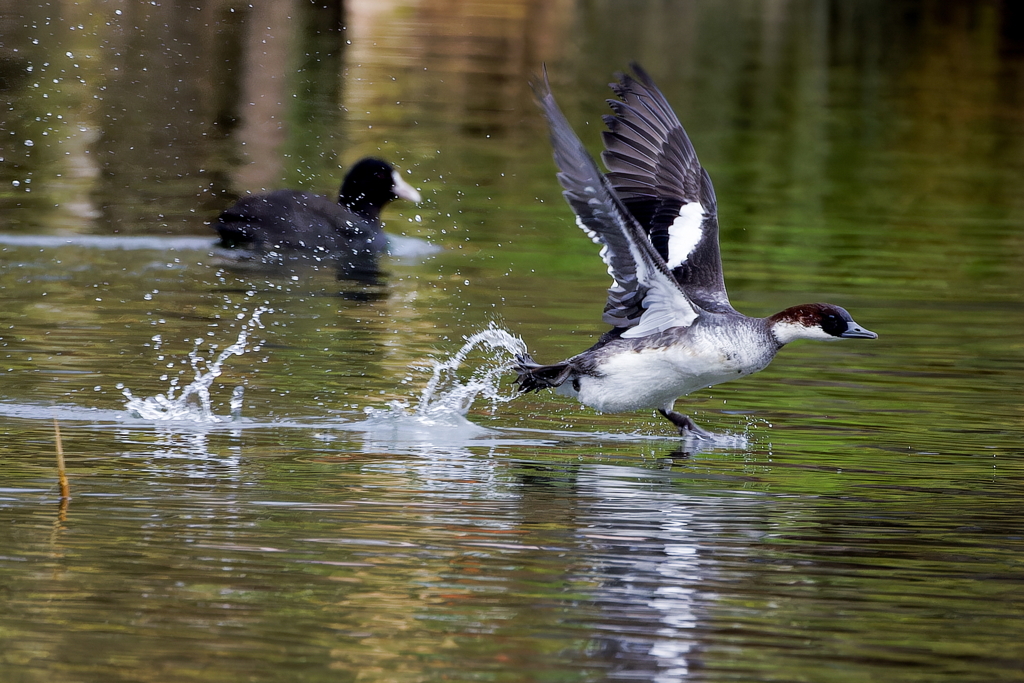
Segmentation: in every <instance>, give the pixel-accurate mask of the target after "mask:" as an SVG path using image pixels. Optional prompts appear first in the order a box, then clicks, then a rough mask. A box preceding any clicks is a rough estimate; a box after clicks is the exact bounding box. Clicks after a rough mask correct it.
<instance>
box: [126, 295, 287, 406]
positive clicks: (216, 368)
mask: <svg viewBox="0 0 1024 683" xmlns="http://www.w3.org/2000/svg"><path fill="white" fill-rule="evenodd" d="M273 312H274V311H273V309H271V308H268V307H266V306H260V307H259V308H257V309H256V310H255V311H253V314H252V316H251V317H250V318H249V320H248V321H246V323H245V324H244V325H243V326H242V329H241V331H240V332H239V333H238V339H236V340H235V343H234V344H231V345H230V346H228V347H227V348H225V349H224V350H223V351H221V352H220V354H218V355H217V358H216V359H215V360H214V361H213V362H212V363H210V362H209V361H207V360H206V359H205V358H203V357H202V356H200V355H199V346H200V345H201V344H202V343H203V341H202V340H201V339H199V340H197V341H196V345H195V348H193V349H192V350H191V351H190V352H189V354H188V360H189V364H190V365H191V366H192V371H193V373H194V374H195V379H193V380H192V382H191V383H190V384H189V385H188V386H186V387H185V388H183V389H182V390H181V393H180V394H178V395H177V396H175V393H176V391H177V386H178V379H177V378H175V379H172V380H171V382H170V388H169V389H168V390H167V393H166V394H157V395H156V396H150V397H148V398H144V399H140V398H136V397H135V396H133V395H132V392H131V389H129V388H128V387H125V386H123V385H120V384H119V385H118V388H119V389H121V393H122V394H124V397H125V398H126V399H128V400H127V401H126V402H125V410H127V411H128V413H129V414H130V415H132V416H133V417H138V418H142V419H144V420H180V421H185V422H204V423H208V422H224V421H227V420H237V419H239V418H240V417H241V415H242V399H243V394H244V391H245V389H244V388H243V387H241V386H237V387H235V388H234V391H232V392H231V401H230V402H229V404H228V405H229V408H230V415H229V416H223V417H222V416H219V415H215V414H214V413H213V407H212V403H211V400H210V387H211V386H212V385H213V382H214V380H216V379H217V378H218V377H220V375H221V373H222V372H223V366H224V362H225V361H226V360H227V359H228V358H230V357H231V356H241V355H242V354H244V353H245V351H246V344H247V343H248V340H249V334H250V332H252V330H253V329H255V328H257V327H259V328H261V329H262V328H263V323H262V322H260V316H261V315H263V314H264V313H273ZM258 349H259V345H257V347H256V348H255V349H254V350H258ZM202 366H205V368H206V370H205V372H204V371H203V367H202Z"/></svg>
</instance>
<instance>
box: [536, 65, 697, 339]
mask: <svg viewBox="0 0 1024 683" xmlns="http://www.w3.org/2000/svg"><path fill="white" fill-rule="evenodd" d="M533 87H534V92H535V93H536V95H537V99H538V101H539V102H540V105H541V108H542V109H543V110H544V115H545V116H546V117H547V120H548V125H549V126H550V129H551V145H552V147H553V148H554V157H555V164H556V165H557V166H558V169H559V173H558V182H559V183H560V184H561V185H562V187H563V188H564V189H565V191H564V192H563V193H562V195H563V196H564V197H565V199H566V201H567V202H568V203H569V206H571V207H572V209H573V211H574V212H575V213H576V223H577V224H578V225H579V226H580V227H581V228H583V230H584V231H585V232H586V233H587V234H588V235H589V236H590V238H591V239H592V240H594V241H595V242H597V243H598V244H600V245H601V246H602V248H601V258H602V259H603V260H604V262H605V263H606V264H607V265H608V273H609V274H610V275H611V276H612V278H613V280H614V282H613V283H612V286H611V287H610V288H609V289H608V303H607V305H606V306H605V313H604V320H605V322H608V323H610V324H612V325H614V326H616V327H628V328H629V329H628V330H627V331H626V332H624V333H623V334H622V336H623V337H644V336H647V335H649V334H654V333H656V332H661V331H663V330H667V329H668V328H670V327H687V326H689V325H690V324H692V323H693V321H694V320H696V318H697V315H698V314H699V311H698V310H697V309H695V308H694V306H693V305H692V304H691V303H690V300H689V299H688V298H687V297H686V294H685V293H684V292H683V290H682V288H680V286H679V284H678V283H677V282H676V280H675V279H674V278H673V277H672V275H671V273H670V272H669V270H668V268H667V267H666V265H665V261H664V259H662V258H661V256H659V255H658V253H657V252H656V251H655V250H654V247H652V246H651V243H650V241H649V240H648V239H647V235H646V234H645V233H644V229H643V227H642V226H641V225H640V224H639V223H638V222H637V221H636V220H635V219H634V218H633V216H632V215H631V214H630V213H629V211H628V210H627V209H626V207H625V206H624V205H623V203H622V201H621V200H620V199H619V198H618V196H616V194H615V192H614V191H613V190H612V187H611V185H610V184H609V183H608V180H607V179H606V178H605V177H604V175H603V174H602V173H601V172H600V171H599V170H598V168H597V164H596V163H595V162H594V160H593V158H592V157H591V156H590V155H589V154H588V153H587V150H586V149H585V148H584V147H583V143H582V142H580V139H579V138H578V137H577V136H576V133H574V132H573V130H572V128H571V127H570V126H569V122H568V121H566V119H565V116H564V115H563V114H562V111H561V110H560V109H559V108H558V104H557V103H556V102H555V98H554V96H553V95H552V94H551V88H550V85H549V84H548V81H547V74H546V73H545V77H544V80H543V82H541V81H535V82H534V84H533Z"/></svg>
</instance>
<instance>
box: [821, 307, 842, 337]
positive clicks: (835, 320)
mask: <svg viewBox="0 0 1024 683" xmlns="http://www.w3.org/2000/svg"><path fill="white" fill-rule="evenodd" d="M846 328H847V324H846V321H845V320H843V319H842V318H840V317H839V316H838V315H836V314H835V313H829V314H828V315H826V316H823V317H822V319H821V329H823V330H825V332H826V333H827V334H831V335H832V336H833V337H838V336H839V335H841V334H842V333H843V332H846Z"/></svg>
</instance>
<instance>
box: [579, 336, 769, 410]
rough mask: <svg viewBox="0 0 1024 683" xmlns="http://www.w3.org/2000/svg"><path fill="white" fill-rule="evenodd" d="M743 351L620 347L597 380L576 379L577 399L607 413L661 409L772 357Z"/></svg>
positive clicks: (719, 345) (710, 346) (694, 344)
mask: <svg viewBox="0 0 1024 683" xmlns="http://www.w3.org/2000/svg"><path fill="white" fill-rule="evenodd" d="M744 346H745V345H743V344H740V345H737V344H732V343H725V342H724V341H723V340H721V339H704V340H699V339H693V338H691V339H689V340H688V343H685V344H672V345H668V346H663V347H655V348H642V349H639V350H635V349H632V348H628V346H627V345H623V348H622V349H621V350H620V351H619V352H617V353H611V354H609V355H607V356H604V357H603V358H602V362H601V364H600V365H599V367H598V368H597V371H598V372H599V373H600V376H597V377H594V376H582V377H580V378H579V385H580V388H579V392H578V396H577V398H578V399H579V401H580V402H581V403H583V404H585V405H588V406H590V407H592V408H595V409H596V410H600V411H601V412H605V413H619V412H625V411H629V410H638V409H640V408H660V407H663V406H665V405H666V404H668V403H669V402H671V401H673V400H674V399H676V398H678V397H679V396H683V395H685V394H689V393H690V392H692V391H696V390H698V389H703V388H705V387H709V386H713V385H715V384H721V383H722V382H726V381H728V380H730V379H736V378H738V377H742V376H744V375H749V374H751V373H753V372H757V371H758V370H760V369H762V368H764V367H765V366H766V365H767V364H768V362H769V361H770V360H771V355H770V354H769V355H767V356H766V355H765V354H764V353H759V352H754V351H755V350H754V349H750V348H743V347H744Z"/></svg>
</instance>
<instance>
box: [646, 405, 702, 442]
mask: <svg viewBox="0 0 1024 683" xmlns="http://www.w3.org/2000/svg"><path fill="white" fill-rule="evenodd" d="M658 412H659V413H661V415H662V417H664V418H665V419H666V420H668V421H669V422H671V423H672V424H674V425H675V426H676V427H678V428H679V433H680V434H682V435H683V436H686V435H687V434H692V435H693V436H696V437H697V438H699V439H710V438H711V432H709V431H707V430H704V429H701V428H700V427H698V426H697V423H696V422H694V421H693V420H692V419H690V416H689V415H683V414H682V413H677V412H676V411H674V410H662V409H661V408H659V409H658Z"/></svg>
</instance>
